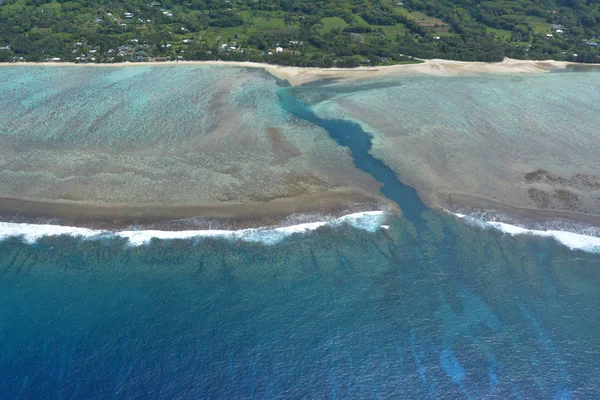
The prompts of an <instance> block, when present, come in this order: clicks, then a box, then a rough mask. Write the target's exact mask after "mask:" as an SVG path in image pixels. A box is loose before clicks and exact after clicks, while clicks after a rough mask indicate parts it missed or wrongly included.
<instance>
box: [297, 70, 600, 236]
mask: <svg viewBox="0 0 600 400" xmlns="http://www.w3.org/2000/svg"><path fill="white" fill-rule="evenodd" d="M296 90H297V95H298V96H301V97H303V98H304V99H305V101H307V102H310V103H311V104H312V107H313V109H314V110H315V112H316V113H317V114H318V115H319V116H321V117H323V118H331V117H335V118H340V116H342V118H347V119H351V120H354V121H357V122H359V123H360V124H361V125H362V126H363V128H364V129H365V130H366V131H368V132H370V133H371V134H372V135H373V148H372V153H373V154H374V155H375V156H376V157H378V158H380V159H381V160H383V161H384V162H385V163H386V164H387V165H389V166H390V167H392V168H393V169H394V170H395V171H396V173H397V174H398V175H399V177H400V179H401V180H402V181H403V182H405V183H406V184H409V185H411V186H414V187H415V188H417V189H418V191H419V194H420V195H421V197H422V198H424V199H425V200H426V201H427V202H428V203H429V204H430V205H433V206H437V207H446V208H454V209H461V208H464V207H467V208H478V209H488V210H496V211H500V212H506V213H509V214H513V215H517V216H521V217H531V218H534V219H535V218H540V219H556V218H566V219H569V220H575V221H581V222H588V223H592V224H595V225H597V224H600V218H599V217H598V215H600V161H599V158H598V154H600V132H599V131H598V123H599V122H600V74H599V73H597V72H588V73H583V72H561V73H549V74H537V75H532V74H530V75H478V76H456V77H433V76H412V77H408V76H406V77H396V78H386V79H379V80H371V81H367V80H365V81H361V82H352V83H349V82H348V83H347V82H343V81H342V82H337V83H333V84H328V85H322V86H320V87H313V88H309V87H307V88H298V89H296Z"/></svg>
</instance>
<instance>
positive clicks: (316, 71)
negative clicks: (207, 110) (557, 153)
mask: <svg viewBox="0 0 600 400" xmlns="http://www.w3.org/2000/svg"><path fill="white" fill-rule="evenodd" d="M422 61H423V62H421V63H417V64H397V65H387V66H379V67H357V68H312V67H293V66H284V65H276V64H266V63H257V62H251V61H165V62H136V63H134V62H122V63H112V64H108V63H106V64H98V63H94V64H81V63H71V62H15V63H0V67H15V66H23V67H27V66H29V67H32V66H44V67H78V68H79V67H93V68H124V67H136V66H137V67H147V66H182V67H183V66H224V67H234V68H255V69H262V70H264V71H266V72H268V73H270V74H271V75H273V76H274V77H276V78H278V79H281V80H285V81H287V82H288V83H289V84H290V85H291V86H298V85H303V84H308V83H311V82H314V81H318V80H323V79H348V80H361V79H373V78H380V77H385V76H402V75H434V76H457V75H477V74H536V73H548V72H552V71H557V70H558V71H560V70H566V69H567V68H568V67H570V66H574V67H577V66H580V67H582V68H585V67H587V66H590V67H592V68H593V65H591V64H582V63H575V62H568V61H554V60H544V61H537V60H516V59H510V58H506V59H504V61H500V62H480V61H476V62H471V61H454V60H443V59H430V60H422Z"/></svg>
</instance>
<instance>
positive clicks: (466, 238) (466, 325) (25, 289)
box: [0, 70, 600, 399]
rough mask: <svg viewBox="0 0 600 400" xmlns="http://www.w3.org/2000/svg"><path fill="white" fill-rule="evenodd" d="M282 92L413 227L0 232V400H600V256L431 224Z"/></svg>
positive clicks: (363, 140)
mask: <svg viewBox="0 0 600 400" xmlns="http://www.w3.org/2000/svg"><path fill="white" fill-rule="evenodd" d="M165 71H167V70H165ZM154 73H156V72H154ZM14 79H17V78H16V77H15V78H14ZM90 79H92V80H93V77H92V78H90ZM162 79H167V76H165V77H163V78H162ZM276 93H277V97H276V101H277V104H278V107H279V108H280V112H281V113H282V115H283V114H285V115H289V116H290V118H291V120H292V121H293V122H294V121H295V122H296V123H303V124H312V125H315V126H318V127H320V129H322V130H324V131H326V132H327V134H328V135H329V138H330V141H331V143H334V144H336V146H339V147H341V148H343V149H345V151H348V152H349V154H350V155H351V157H352V160H353V163H354V165H355V166H356V167H357V169H358V170H360V171H363V173H366V174H368V175H370V176H371V177H372V178H373V179H375V180H377V181H378V182H380V184H381V185H382V186H381V192H382V194H383V195H385V196H386V197H387V198H389V199H390V200H392V201H394V202H396V203H397V204H398V205H399V207H400V209H401V210H402V211H403V214H402V216H399V215H395V214H389V215H385V216H383V217H382V216H381V215H371V216H369V215H367V216H365V217H364V218H363V219H362V220H361V222H360V223H356V222H352V223H347V221H346V222H343V221H341V222H337V223H330V224H325V225H322V226H320V227H314V226H313V227H314V228H316V229H312V230H307V231H304V232H296V233H293V232H292V233H290V232H288V233H285V234H281V232H279V233H278V234H276V240H267V239H266V238H267V237H271V236H272V235H273V234H275V233H274V232H275V231H269V230H266V231H261V232H259V233H258V236H256V235H257V232H248V233H247V234H244V235H241V236H240V235H238V236H236V237H233V236H234V235H233V234H230V233H224V234H223V235H221V236H219V237H207V235H206V234H204V235H203V236H202V235H189V236H190V237H187V238H182V239H171V240H161V239H158V238H154V239H148V240H146V241H145V242H144V243H143V244H139V243H137V242H132V241H129V240H128V239H127V238H126V237H123V235H121V236H119V235H115V234H111V233H107V232H104V233H98V232H96V231H75V230H72V231H71V232H72V234H71V235H69V234H64V235H58V234H59V233H61V232H59V231H57V230H55V231H54V232H50V233H51V234H47V235H44V234H39V235H38V234H35V232H36V231H37V232H40V229H43V228H41V227H39V226H37V227H36V226H34V225H30V226H26V225H22V224H21V225H18V226H17V224H13V225H11V224H3V225H1V227H2V229H3V231H2V232H1V234H2V241H1V242H0V254H1V255H2V257H1V258H0V271H1V279H0V321H1V322H2V324H1V325H0V350H1V354H2V357H0V371H1V372H2V374H1V375H0V393H2V397H3V398H60V399H70V398H74V399H75V398H86V399H87V398H123V399H131V398H182V399H196V398H222V399H239V398H282V399H283V398H285V399H290V398H292V399H295V398H297V399H302V398H342V399H343V398H364V399H373V398H381V399H388V398H409V399H415V398H432V399H433V398H473V399H480V398H499V399H507V398H526V399H532V398H540V399H547V398H561V399H563V398H564V399H568V398H577V399H585V398H598V396H599V395H600V380H599V379H598V376H600V357H599V356H598V354H600V335H598V332H599V331H600V319H599V318H598V312H599V311H600V272H599V268H600V254H599V253H598V252H597V251H598V248H596V247H594V246H591V247H587V248H586V251H583V250H580V249H571V248H569V247H567V246H565V245H564V244H562V243H560V242H558V241H556V240H555V239H554V238H551V237H540V236H535V235H530V234H522V235H509V234H505V233H503V232H502V231H501V230H499V229H491V228H489V227H487V228H486V227H482V226H473V225H472V224H465V223H463V222H461V221H459V220H458V219H457V218H456V217H455V216H452V215H448V214H445V213H440V212H436V211H434V210H431V209H429V208H428V207H427V206H426V205H425V204H424V203H423V202H422V201H421V199H420V198H419V196H418V195H417V193H416V191H415V190H414V189H413V188H411V187H409V186H406V185H404V184H403V183H402V181H400V180H399V179H398V177H397V176H396V175H395V173H394V172H393V171H392V170H391V169H390V168H389V167H388V166H387V165H386V164H385V163H384V162H382V161H381V160H379V159H378V158H375V157H374V156H373V155H372V154H371V152H370V149H371V146H372V137H371V135H370V134H369V133H368V132H365V131H364V130H363V128H362V127H361V126H360V125H358V124H357V123H354V122H352V121H348V120H336V119H333V118H327V119H326V118H323V117H320V116H318V115H317V114H315V112H314V111H313V109H311V107H310V106H307V105H306V102H303V101H301V100H299V97H297V96H294V91H292V90H290V89H289V88H286V87H285V86H282V87H279V88H278V89H276ZM40 96H44V94H43V93H42V94H40ZM73 101H76V100H73ZM132 101H133V100H132ZM23 118H26V116H25V115H24V116H23ZM2 133H3V134H5V135H6V134H7V133H6V132H2ZM153 134H156V133H153ZM128 135H133V133H130V132H128V131H127V132H124V133H123V138H125V139H124V140H128V137H129V136H128ZM74 140H76V139H74ZM382 218H384V219H382ZM9 229H13V230H12V231H9ZM11 232H12V233H11ZM46 233H49V232H46ZM76 234H79V235H80V236H77V235H76ZM261 235H262V236H261ZM269 235H271V236H269ZM148 236H152V235H148ZM253 238H254V239H256V240H254V239H253ZM591 240H594V239H593V238H592V239H591ZM132 243H137V244H138V245H132ZM572 247H573V246H572ZM575 247H577V246H575Z"/></svg>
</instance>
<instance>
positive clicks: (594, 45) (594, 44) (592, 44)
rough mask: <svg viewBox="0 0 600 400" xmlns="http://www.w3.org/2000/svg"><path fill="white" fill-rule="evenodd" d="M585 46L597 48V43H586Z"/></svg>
mask: <svg viewBox="0 0 600 400" xmlns="http://www.w3.org/2000/svg"><path fill="white" fill-rule="evenodd" d="M587 45H588V46H593V47H596V46H598V43H596V42H588V44H587Z"/></svg>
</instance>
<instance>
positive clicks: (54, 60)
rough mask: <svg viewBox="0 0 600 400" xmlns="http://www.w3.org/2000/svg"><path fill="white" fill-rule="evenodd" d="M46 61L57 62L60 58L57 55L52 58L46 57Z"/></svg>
mask: <svg viewBox="0 0 600 400" xmlns="http://www.w3.org/2000/svg"><path fill="white" fill-rule="evenodd" d="M46 61H47V62H59V61H60V58H58V57H52V58H46Z"/></svg>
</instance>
